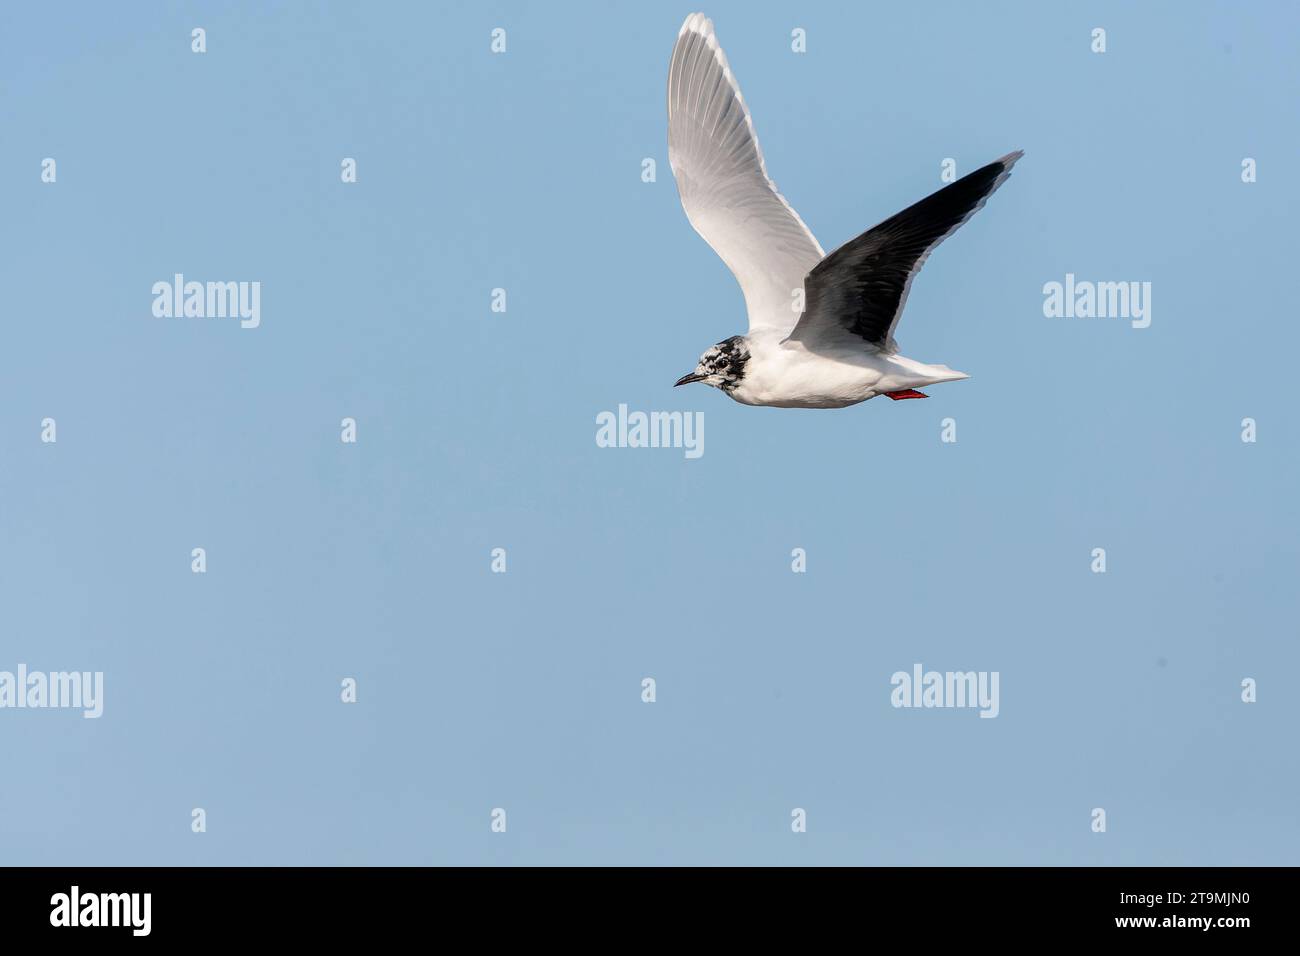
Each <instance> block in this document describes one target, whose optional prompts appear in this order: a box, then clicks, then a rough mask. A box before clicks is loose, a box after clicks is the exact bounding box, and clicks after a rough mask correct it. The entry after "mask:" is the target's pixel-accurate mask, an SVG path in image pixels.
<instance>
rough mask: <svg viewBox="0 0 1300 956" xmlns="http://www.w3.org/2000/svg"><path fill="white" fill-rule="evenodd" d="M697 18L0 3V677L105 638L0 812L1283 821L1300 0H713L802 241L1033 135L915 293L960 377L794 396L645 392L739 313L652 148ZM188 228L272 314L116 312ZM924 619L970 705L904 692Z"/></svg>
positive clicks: (360, 851) (1066, 844) (129, 851)
mask: <svg viewBox="0 0 1300 956" xmlns="http://www.w3.org/2000/svg"><path fill="white" fill-rule="evenodd" d="M692 9H693V8H690V7H680V8H675V7H672V6H671V5H663V4H656V5H625V6H620V7H619V8H618V9H609V8H607V5H604V4H595V3H586V4H579V3H566V4H562V5H554V4H540V3H537V4H522V3H520V4H497V5H492V4H482V5H478V4H476V5H472V6H471V5H468V4H466V5H450V4H426V3H410V4H398V3H376V4H366V5H361V6H357V5H355V4H342V3H332V4H322V5H319V6H318V5H308V4H297V3H283V4H275V5H268V4H262V3H233V4H198V3H195V4H168V5H159V6H158V7H156V8H153V9H150V8H148V7H145V6H131V7H128V8H121V7H112V8H109V7H105V6H102V5H98V4H89V3H87V4H70V5H62V6H60V5H58V4H55V5H23V6H21V7H16V6H11V7H7V8H6V9H5V10H4V11H3V13H0V18H3V21H2V22H0V89H3V91H4V95H3V98H2V99H0V109H2V110H3V117H2V123H0V128H3V129H4V136H3V143H4V147H5V148H4V149H3V150H0V190H2V191H3V202H4V206H5V209H6V215H5V216H4V219H3V225H2V226H0V257H2V259H3V261H4V262H5V263H6V269H5V277H6V283H5V287H6V294H7V295H8V299H7V300H6V305H7V309H6V313H7V321H6V322H5V323H4V343H3V344H4V347H3V349H0V436H3V444H4V455H3V458H2V459H0V540H2V541H3V547H0V606H3V608H4V610H5V616H4V625H5V626H4V627H3V628H2V629H0V670H9V671H12V670H14V669H16V667H17V666H18V665H19V664H20V663H22V664H26V665H27V666H28V667H29V668H30V669H33V670H46V671H51V670H83V671H103V672H104V682H105V700H104V714H103V716H102V717H101V718H100V719H98V720H83V719H82V718H81V716H80V714H79V713H77V712H75V711H68V710H12V709H5V710H0V752H3V754H4V756H5V768H6V771H5V774H4V776H5V781H6V782H5V785H4V786H3V787H0V859H3V860H4V861H5V862H9V863H19V864H150V863H154V864H209V863H215V864H238V863H252V864H294V863H299V864H348V863H366V864H394V863H403V864H443V863H457V864H507V863H509V864H587V863H615V864H669V863H672V864H705V863H739V864H831V863H834V864H960V865H966V864H980V863H993V864H1119V865H1127V864H1153V865H1158V864H1174V865H1193V864H1264V863H1269V864H1294V863H1296V862H1297V858H1298V856H1300V853H1298V851H1300V825H1298V824H1297V819H1296V812H1295V807H1296V805H1297V798H1298V797H1300V793H1298V791H1300V768H1298V767H1297V757H1296V749H1295V746H1294V737H1295V728H1296V726H1297V717H1300V713H1298V705H1297V702H1296V696H1295V693H1294V686H1293V684H1292V683H1290V682H1292V681H1294V675H1295V674H1296V673H1298V672H1300V653H1297V650H1296V647H1297V645H1296V634H1295V621H1296V619H1297V607H1296V603H1297V598H1296V589H1295V580H1296V571H1297V550H1298V546H1297V536H1296V527H1297V517H1298V515H1297V504H1296V495H1295V488H1296V480H1297V470H1298V466H1300V455H1298V454H1297V448H1298V447H1300V445H1298V444H1297V439H1298V438H1300V436H1298V435H1297V422H1296V416H1295V414H1294V408H1295V402H1294V399H1293V396H1292V393H1291V382H1290V381H1289V375H1288V373H1287V364H1286V362H1287V360H1286V356H1287V355H1288V354H1292V353H1294V352H1295V351H1296V349H1297V348H1298V347H1300V332H1298V331H1297V326H1296V323H1295V322H1294V321H1293V319H1292V317H1291V316H1290V312H1291V311H1292V307H1293V304H1294V289H1293V281H1292V280H1293V271H1294V270H1293V264H1292V262H1291V259H1292V257H1293V252H1294V240H1293V238H1292V235H1293V229H1294V220H1295V215H1296V210H1297V198H1298V197H1297V186H1296V182H1295V177H1294V175H1293V172H1294V170H1293V168H1292V167H1293V166H1294V161H1295V156H1296V155H1297V150H1298V149H1300V130H1298V129H1297V126H1296V124H1295V122H1294V117H1295V115H1296V105H1297V104H1296V97H1295V91H1296V89H1297V88H1300V86H1298V85H1297V80H1298V79H1300V77H1298V76H1297V70H1298V68H1297V63H1300V57H1298V56H1297V54H1298V53H1300V50H1297V46H1298V43H1300V41H1297V39H1296V38H1297V36H1300V31H1297V29H1296V28H1297V26H1300V23H1298V22H1297V14H1296V12H1295V10H1294V9H1291V8H1289V7H1286V6H1284V5H1263V4H1261V5H1249V6H1246V7H1238V6H1232V5H1229V4H1208V3H1201V4H1194V5H1192V6H1188V5H1186V4H1173V3H1166V4H1159V3H1150V4H1142V5H1140V6H1134V5H1130V4H1120V3H1115V4H1105V3H1100V4H1088V5H1058V4H1051V5H1048V4H1031V3H1003V4H988V5H979V6H978V7H976V6H975V5H965V4H958V3H915V4H906V5H904V4H891V5H876V4H872V5H848V4H845V5H831V4H813V5H808V4H804V3H798V4H796V3H750V4H741V3H725V2H719V3H716V4H713V5H711V6H709V7H705V8H704V10H705V12H706V13H708V15H709V16H711V17H712V18H713V19H714V21H715V24H716V28H717V31H718V34H719V37H720V39H721V42H722V44H723V46H724V48H725V49H726V51H727V54H728V57H729V59H730V62H731V65H732V68H733V69H734V70H735V72H736V75H737V76H738V78H739V80H740V83H741V86H742V89H743V90H744V93H745V97H746V100H747V102H748V103H749V106H750V108H751V110H752V113H753V117H754V122H755V125H756V128H757V131H758V134H759V137H760V140H761V142H762V145H763V148H764V152H765V154H766V158H767V164H768V170H769V172H770V173H771V175H772V177H773V178H774V179H775V181H776V182H777V183H778V185H779V186H780V188H781V190H782V192H783V193H784V195H785V196H786V198H787V199H788V200H789V201H790V202H791V203H792V204H793V205H794V207H795V208H796V209H798V210H799V212H800V214H801V215H802V217H803V218H804V220H805V221H806V222H807V223H808V224H809V226H810V227H811V228H812V230H813V231H814V232H815V233H816V234H817V236H818V238H819V239H820V241H821V243H822V245H823V246H825V247H826V248H827V249H832V248H834V247H835V246H838V245H839V244H840V243H842V242H844V241H846V240H847V239H849V238H852V237H853V236H855V235H857V234H858V233H859V232H861V231H862V230H863V229H865V228H867V227H869V226H871V225H873V224H874V223H876V222H878V221H879V220H881V219H883V218H885V217H886V216H888V215H891V214H892V213H894V212H896V211H898V210H899V209H901V208H903V207H904V206H906V205H908V204H910V203H911V202H913V201H915V200H917V199H919V198H921V197H923V196H924V195H926V194H928V193H929V192H931V191H933V190H935V189H937V188H939V187H940V186H941V185H942V183H941V182H940V179H939V174H940V164H941V163H942V161H943V160H944V159H946V158H953V159H955V161H956V164H957V169H958V172H959V173H962V172H969V171H970V170H972V169H974V168H976V167H977V166H979V165H982V164H983V163H985V162H988V161H990V160H992V159H994V158H996V157H998V156H1001V155H1003V154H1005V153H1007V152H1008V151H1010V150H1012V149H1015V148H1023V149H1024V150H1025V158H1024V159H1023V160H1022V161H1021V163H1020V164H1019V165H1018V166H1017V168H1016V171H1015V175H1014V176H1013V177H1012V179H1011V180H1010V181H1009V182H1008V183H1007V184H1006V185H1005V186H1004V187H1003V188H1002V189H1001V190H1000V191H999V192H998V193H997V195H996V196H994V197H993V199H992V200H991V201H990V202H989V204H988V205H987V207H986V208H985V209H984V210H983V211H981V212H980V213H978V214H977V215H976V217H975V218H974V219H973V220H972V221H971V222H969V223H968V224H967V225H966V226H964V227H963V228H962V229H961V230H960V231H959V232H958V233H957V234H956V235H955V236H953V237H952V238H951V239H949V240H948V241H947V242H946V243H945V244H944V245H943V246H942V247H941V248H940V249H939V250H938V251H937V252H936V253H935V254H934V255H933V256H932V257H931V259H930V261H929V262H928V264H927V265H926V267H925V269H924V271H923V272H922V273H921V275H920V277H919V278H918V279H917V281H916V283H915V284H914V286H913V289H912V294H911V297H910V299H909V301H908V307H907V312H906V314H905V316H904V318H903V320H902V322H901V323H900V326H899V328H898V331H897V337H898V340H899V342H900V343H901V345H902V348H903V351H904V352H905V353H906V354H907V355H910V356H913V357H915V358H917V359H920V360H923V361H929V362H937V363H943V364H947V365H951V366H953V367H954V368H959V369H962V370H963V371H966V372H968V373H970V375H971V376H972V377H971V379H970V380H969V381H963V382H958V383H953V384H948V385H940V386H935V387H934V388H933V389H932V390H930V394H931V397H930V398H929V399H928V400H926V401H910V402H898V403H893V402H886V401H871V402H868V403H866V404H863V405H860V406H856V407H853V408H849V409H843V410H834V411H808V410H785V409H766V408H748V407H744V406H741V405H738V404H735V403H732V402H731V401H729V400H728V399H727V398H726V397H725V396H724V395H722V394H721V393H719V392H717V391H714V390H711V389H706V388H704V387H702V386H694V387H691V388H683V389H676V390H674V389H673V388H672V387H671V385H672V383H673V382H674V381H675V380H676V379H677V378H678V377H679V376H680V375H682V374H684V373H685V372H687V371H689V370H690V369H691V368H692V367H693V365H694V363H695V361H696V359H697V358H698V356H699V354H700V353H701V352H702V351H703V350H704V349H705V348H707V347H708V346H709V345H711V344H712V343H714V342H716V341H718V340H720V339H723V338H725V337H727V336H730V335H733V334H737V333H741V332H743V331H744V330H745V316H744V305H743V300H742V299H741V296H740V293H739V289H738V287H737V286H736V283H735V281H734V280H733V279H732V278H731V276H730V275H729V273H728V272H727V271H726V269H725V267H724V266H723V265H722V263H721V262H720V261H719V260H718V259H717V258H716V256H714V254H713V253H712V252H711V251H710V250H709V249H708V247H707V246H706V245H705V244H704V242H703V241H702V240H701V239H700V238H699V237H698V236H697V235H696V234H695V233H694V232H693V231H692V230H691V228H690V226H689V224H688V223H687V221H686V218H685V215H684V214H683V212H682V210H681V207H680V204H679V202H678V199H677V194H676V189H675V187H674V185H673V182H672V178H671V172H670V170H669V167H668V163H667V155H666V145H665V115H664V97H665V93H664V90H665V83H666V71H667V65H668V58H669V54H670V52H671V48H672V44H673V41H674V39H675V37H676V34H677V31H678V28H679V26H680V24H681V21H682V20H683V18H684V17H685V16H686V14H687V13H689V12H691V10H692ZM195 27H203V28H204V29H205V30H206V37H207V52H206V53H204V54H201V55H199V54H195V53H193V52H191V48H190V44H191V40H190V35H191V30H192V29H193V28H195ZM497 27H501V28H503V29H505V30H506V31H507V51H506V53H504V54H501V55H493V54H492V53H491V52H490V50H489V44H490V34H491V31H492V30H493V29H494V28H497ZM1096 27H1102V28H1104V29H1105V30H1106V35H1107V50H1106V52H1105V53H1104V54H1097V53H1093V52H1092V51H1091V49H1090V46H1091V42H1092V41H1091V33H1092V30H1093V29H1094V28H1096ZM795 28H802V29H804V30H805V31H806V34H807V52H806V53H803V54H797V53H794V52H792V51H791V48H790V36H791V31H792V30H793V29H795ZM47 157H48V158H54V159H55V160H56V162H57V181H56V182H55V183H43V182H42V181H41V163H42V160H43V159H45V158H47ZM344 157H352V158H355V159H356V161H357V171H358V181H357V182H356V183H352V184H344V183H342V182H341V181H340V163H341V161H342V159H343V158H344ZM646 157H649V158H653V159H655V160H656V162H657V164H658V177H657V181H656V182H654V183H644V182H642V180H641V169H642V160H643V159H644V158H646ZM1246 157H1250V158H1253V159H1255V160H1256V163H1257V171H1258V178H1257V181H1256V182H1253V183H1243V182H1242V178H1241V164H1242V160H1243V159H1244V158H1246ZM178 272H179V273H184V274H185V275H186V276H187V278H190V279H197V280H200V281H207V280H214V281H258V282H260V283H261V290H262V293H261V295H262V299H261V310H262V316H261V325H260V326H259V327H258V328H256V329H241V328H240V327H239V325H238V323H237V322H236V321H233V320H225V319H211V320H209V319H204V320H199V319H159V318H155V317H154V316H153V315H152V313H151V305H152V301H153V297H152V295H151V292H150V289H151V287H152V285H153V283H155V282H157V281H159V280H169V279H170V278H171V277H172V275H173V274H175V273H178ZM1066 273H1073V274H1075V275H1076V276H1077V277H1078V278H1079V279H1088V280H1093V281H1139V282H1150V283H1151V284H1152V303H1151V304H1152V322H1151V325H1150V327H1149V328H1145V329H1134V328H1132V327H1131V326H1130V325H1129V324H1128V323H1127V322H1124V321H1122V320H1117V319H1091V320H1084V319H1060V318H1047V317H1045V316H1044V314H1043V286H1044V284H1045V283H1048V282H1053V281H1058V282H1059V281H1063V279H1064V277H1065V275H1066ZM494 288H504V289H506V290H507V296H508V299H507V301H508V308H507V311H506V312H505V313H496V312H493V311H491V309H490V301H491V292H492V290H493V289H494ZM619 404H626V405H628V406H629V408H631V409H639V410H647V411H648V410H667V411H671V410H681V411H702V412H703V413H704V418H705V422H706V430H705V440H706V444H705V453H704V454H703V455H702V456H701V457H700V458H699V459H697V460H688V459H687V458H686V457H685V456H684V455H683V453H682V451H681V450H679V449H629V448H600V447H597V445H596V442H595V440H594V437H595V432H596V425H595V421H596V416H597V415H598V414H599V413H601V412H602V411H609V410H615V409H617V407H618V405H619ZM345 417H352V418H354V419H355V420H356V422H357V425H358V441H357V442H356V443H355V444H344V443H343V442H341V441H340V421H341V419H343V418H345ZM1247 417H1249V418H1253V419H1254V420H1255V421H1256V424H1257V441H1255V442H1254V443H1245V442H1243V441H1242V440H1241V431H1242V427H1241V422H1242V420H1243V418H1247ZM45 418H53V419H55V420H56V422H57V442H56V443H53V444H50V443H45V442H42V441H41V422H42V420H43V419H45ZM945 418H952V419H954V420H955V422H956V428H957V437H958V440H957V441H956V442H955V443H944V442H941V441H940V431H941V426H940V423H941V421H942V420H943V419H945ZM196 547H202V548H204V549H205V550H206V553H207V571H206V573H204V574H193V573H192V572H191V567H190V555H191V550H192V549H193V548H196ZM493 548H504V549H506V552H507V555H508V558H507V561H508V564H507V567H508V570H507V572H506V573H505V574H494V573H492V571H491V569H490V553H491V551H492V549H493ZM794 548H803V549H805V551H806V554H807V571H806V573H802V574H795V573H792V571H791V552H792V549H794ZM1094 548H1104V549H1106V554H1107V570H1106V573H1104V574H1095V573H1093V572H1092V571H1091V568H1090V565H1091V563H1092V551H1093V549H1094ZM916 663H921V664H923V665H924V666H925V667H926V668H927V669H936V670H940V671H947V670H962V671H965V670H976V671H997V672H998V673H999V674H1000V693H1001V701H1000V713H999V716H998V717H997V718H996V719H993V720H982V719H979V718H978V717H977V714H976V712H975V711H972V710H962V709H934V710H912V709H895V708H893V707H892V706H891V704H890V691H891V686H890V677H891V675H892V674H893V673H894V672H895V671H898V670H907V671H910V669H911V668H912V666H913V665H914V664H916ZM346 677H352V678H354V679H355V680H356V681H357V686H358V701H357V702H356V703H355V704H343V703H341V701H340V681H341V680H342V679H344V678H346ZM646 677H652V678H654V679H655V681H656V688H657V699H656V701H655V702H654V703H653V704H646V703H643V702H642V700H641V681H642V679H643V678H646ZM1245 678H1253V679H1255V680H1256V681H1257V683H1258V701H1257V702H1256V703H1253V704H1246V703H1243V702H1242V700H1241V681H1242V680H1243V679H1245ZM196 807H201V808H203V809H204V810H205V811H206V814H207V832H205V833H201V834H197V833H193V832H191V826H190V823H191V811H192V809H193V808H196ZM496 807H501V808H504V809H505V810H506V811H507V814H508V828H507V831H506V832H505V833H493V832H492V831H491V828H490V814H491V811H492V809H493V808H496ZM796 807H798V808H803V809H805V810H806V812H807V832H806V833H793V832H792V831H791V825H790V824H791V816H790V814H791V810H792V809H793V808H796ZM1097 807H1101V808H1104V809H1105V810H1106V814H1107V830H1106V832H1105V833H1095V832H1093V831H1092V828H1091V812H1092V810H1093V808H1097Z"/></svg>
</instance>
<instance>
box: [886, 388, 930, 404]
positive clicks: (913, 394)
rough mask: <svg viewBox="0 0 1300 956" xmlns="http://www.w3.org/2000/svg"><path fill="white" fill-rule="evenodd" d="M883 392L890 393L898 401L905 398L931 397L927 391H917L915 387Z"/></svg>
mask: <svg viewBox="0 0 1300 956" xmlns="http://www.w3.org/2000/svg"><path fill="white" fill-rule="evenodd" d="M883 394H885V395H888V396H889V397H890V398H892V399H893V400H894V401H896V402H901V401H902V400H903V399H905V398H929V397H930V396H929V395H927V394H925V392H918V391H916V389H913V388H905V389H903V390H902V391H901V392H885V393H883Z"/></svg>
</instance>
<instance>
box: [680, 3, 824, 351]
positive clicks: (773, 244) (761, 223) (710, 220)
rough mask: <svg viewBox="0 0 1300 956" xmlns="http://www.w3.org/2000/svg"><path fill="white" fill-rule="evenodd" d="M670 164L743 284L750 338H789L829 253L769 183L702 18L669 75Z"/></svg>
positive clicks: (693, 23)
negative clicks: (762, 333) (808, 283)
mask: <svg viewBox="0 0 1300 956" xmlns="http://www.w3.org/2000/svg"><path fill="white" fill-rule="evenodd" d="M668 162H669V163H671V164H672V167H673V175H674V176H675V177H676V178H677V191H678V193H679V194H680V195H681V197H682V208H684V209H685V210H686V216H687V218H688V219H690V221H691V225H692V226H694V227H695V231H696V232H698V233H699V234H700V235H701V236H703V237H704V241H705V242H707V243H708V244H709V245H710V246H712V247H713V251H714V252H716V253H717V254H718V255H719V256H720V257H721V258H722V261H723V262H725V263H726V264H727V268H729V269H730V270H731V271H732V273H733V274H734V275H735V276H736V281H738V282H739V283H740V290H741V292H743V293H744V294H745V306H746V307H747V308H748V310H749V329H750V331H751V332H752V331H753V330H755V329H758V328H767V329H775V330H778V331H780V332H782V333H783V334H788V333H789V332H790V330H791V329H792V328H794V324H795V322H796V320H798V318H799V313H800V309H799V308H798V306H799V304H800V303H799V302H798V300H797V299H796V290H801V289H802V288H803V280H804V276H806V275H807V274H808V273H809V272H810V271H811V270H812V268H813V266H815V265H817V263H818V262H820V261H821V260H822V257H823V255H824V253H823V252H822V247H821V246H819V245H818V244H817V240H816V239H815V238H813V234H812V233H811V232H810V231H809V230H808V227H807V226H805V225H804V224H803V220H802V219H800V218H799V215H798V213H796V212H795V211H794V210H793V209H792V208H790V204H789V203H788V202H786V201H785V199H784V198H783V197H782V196H781V194H780V193H778V192H777V191H776V184H775V183H773V182H772V180H770V179H768V178H767V167H766V166H765V165H764V163H763V152H762V150H760V149H759V146H758V136H757V135H755V133H754V123H753V121H752V120H751V119H750V118H749V109H748V108H747V107H746V106H745V101H744V99H743V98H742V97H741V95H740V86H739V85H738V84H737V83H736V78H735V77H734V76H732V74H731V67H729V66H728V65H727V56H726V54H725V53H723V52H722V47H720V46H719V45H718V38H717V36H715V35H714V33H713V21H711V20H709V19H708V18H707V17H706V16H704V14H702V13H693V14H691V15H690V16H689V17H687V18H686V22H685V23H683V24H682V29H681V32H680V33H679V34H678V35H677V45H676V46H675V47H673V58H672V62H671V64H670V65H669V67H668ZM799 298H802V296H799Z"/></svg>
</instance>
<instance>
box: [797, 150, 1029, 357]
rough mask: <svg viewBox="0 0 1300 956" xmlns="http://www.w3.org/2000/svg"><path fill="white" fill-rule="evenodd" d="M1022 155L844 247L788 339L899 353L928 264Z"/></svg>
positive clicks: (814, 279)
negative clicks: (898, 338)
mask: <svg viewBox="0 0 1300 956" xmlns="http://www.w3.org/2000/svg"><path fill="white" fill-rule="evenodd" d="M1021 155H1022V153H1021V152H1020V151H1016V152H1014V153H1010V154H1008V155H1006V156H1004V157H1002V158H1001V159H999V160H997V161H996V162H992V163H989V164H988V165H987V166H984V167H981V168H980V169H977V170H975V171H974V172H973V173H969V174H967V175H965V176H963V177H962V178H961V179H959V180H957V181H956V182H955V183H952V184H950V185H948V186H945V187H944V188H943V189H940V190H939V191H938V192H935V193H932V194H931V195H929V196H927V197H925V198H924V199H922V200H921V201H920V202H918V203H916V204H914V205H911V206H908V207H907V208H906V209H904V210H903V211H902V212H900V213H897V214H896V215H893V216H890V217H889V218H888V219H886V220H885V221H884V222H882V223H880V225H878V226H874V227H873V228H871V229H868V230H867V231H866V232H864V233H863V234H862V235H860V236H858V237H857V238H856V239H851V240H849V241H848V242H846V243H845V244H844V245H842V246H840V247H839V248H838V249H836V250H835V251H834V252H832V253H831V254H830V255H828V256H827V257H826V258H825V259H823V260H822V261H821V262H819V263H818V264H817V265H816V266H814V267H813V270H812V271H811V272H809V273H808V276H807V278H805V279H804V312H803V315H802V316H801V317H800V319H799V322H798V324H797V325H796V326H795V328H794V331H793V332H791V333H790V338H791V339H794V340H795V341H800V342H803V343H804V344H805V345H808V346H809V347H812V346H813V345H814V344H816V343H819V342H825V341H827V340H834V339H835V338H840V337H844V336H845V334H846V333H847V334H848V335H852V336H857V337H858V338H859V339H861V340H864V341H866V342H867V343H869V344H871V345H874V346H876V347H877V348H880V349H882V350H885V351H890V352H892V351H894V350H895V349H896V348H897V346H896V345H895V344H894V336H893V333H894V328H895V326H896V325H897V324H898V317H899V316H900V315H901V314H902V311H903V305H904V304H905V303H906V302H907V293H908V290H909V289H910V287H911V285H912V278H913V277H914V276H915V275H916V273H917V272H918V271H919V270H920V268H921V266H922V265H924V264H925V260H926V258H927V257H928V256H929V255H930V253H931V252H932V251H933V250H934V247H935V246H937V245H939V243H941V242H942V241H943V240H944V239H946V238H947V237H948V236H950V235H952V234H953V233H954V232H955V231H956V230H957V227H958V226H960V225H961V224H962V223H964V222H965V221H966V220H967V219H969V218H970V217H971V216H972V215H974V214H975V211H976V210H977V209H979V208H980V206H982V205H984V201H985V200H986V199H988V197H989V196H990V195H992V194H993V191H994V190H996V189H997V188H998V187H999V186H1000V185H1002V183H1003V182H1004V181H1005V180H1006V178H1007V176H1009V175H1010V173H1011V167H1012V166H1014V165H1015V163H1016V160H1018V159H1019V158H1020V157H1021Z"/></svg>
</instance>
